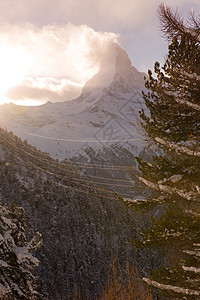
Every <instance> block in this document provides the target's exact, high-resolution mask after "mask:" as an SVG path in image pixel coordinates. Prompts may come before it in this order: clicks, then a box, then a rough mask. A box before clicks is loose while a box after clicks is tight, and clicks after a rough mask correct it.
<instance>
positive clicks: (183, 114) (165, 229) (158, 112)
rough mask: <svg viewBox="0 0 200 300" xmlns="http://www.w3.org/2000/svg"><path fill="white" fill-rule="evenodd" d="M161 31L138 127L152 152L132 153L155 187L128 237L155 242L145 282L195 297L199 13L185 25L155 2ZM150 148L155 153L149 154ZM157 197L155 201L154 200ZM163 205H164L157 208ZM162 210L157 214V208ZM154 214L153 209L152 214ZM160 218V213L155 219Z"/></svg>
mask: <svg viewBox="0 0 200 300" xmlns="http://www.w3.org/2000/svg"><path fill="white" fill-rule="evenodd" d="M159 17H160V23H161V29H162V31H163V33H164V35H165V36H166V37H167V39H168V41H169V48H168V55H167V58H166V60H165V64H164V66H163V67H160V64H159V63H158V62H156V63H155V66H154V72H155V74H156V78H154V77H153V74H152V72H151V71H150V70H149V72H148V75H149V78H148V80H146V83H145V85H146V88H147V89H148V92H147V94H145V93H143V96H144V99H145V102H146V106H147V107H148V109H149V115H146V114H145V113H144V111H141V112H140V116H141V124H142V127H143V128H144V130H145V132H146V133H147V135H148V137H149V140H150V144H151V146H152V148H153V149H154V153H156V155H154V156H153V162H152V163H150V162H147V161H144V160H142V159H140V158H138V162H139V170H140V176H139V179H140V181H141V182H142V183H143V184H144V185H145V186H148V187H149V188H151V189H152V190H154V191H156V192H153V193H152V196H151V197H150V198H149V199H148V201H147V204H146V209H149V211H151V213H152V220H151V226H150V228H148V229H144V230H143V231H142V232H141V238H140V239H139V240H137V241H135V245H137V246H139V247H147V248H148V247H149V248H152V247H156V248H159V249H160V250H162V253H164V255H165V265H164V266H162V267H160V268H159V270H156V271H152V272H151V273H150V277H149V278H144V280H145V281H146V282H147V283H148V284H150V285H153V286H155V287H158V288H159V289H160V290H162V291H164V293H165V294H166V295H167V296H168V297H169V298H170V299H175V297H177V298H181V299H190V298H191V299H197V297H199V298H200V280H199V273H200V18H195V16H194V14H192V13H191V14H190V15H189V18H188V21H187V23H186V24H185V23H184V21H183V19H182V18H181V17H180V15H178V13H174V12H173V11H172V10H171V9H170V8H169V7H165V6H164V5H161V6H160V7H159ZM155 150H156V151H155ZM155 196H156V199H155ZM162 209H163V210H162ZM161 211H162V212H161ZM158 212H159V214H158ZM157 215H159V217H158V216H157Z"/></svg>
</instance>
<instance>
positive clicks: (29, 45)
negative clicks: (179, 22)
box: [0, 23, 119, 102]
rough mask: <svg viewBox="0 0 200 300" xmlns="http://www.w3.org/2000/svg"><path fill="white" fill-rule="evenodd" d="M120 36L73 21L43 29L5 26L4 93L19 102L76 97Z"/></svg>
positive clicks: (0, 32) (0, 56) (0, 52)
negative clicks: (98, 30)
mask: <svg viewBox="0 0 200 300" xmlns="http://www.w3.org/2000/svg"><path fill="white" fill-rule="evenodd" d="M118 38H119V36H118V35H117V34H114V33H109V32H96V31H94V30H93V29H92V28H91V27H89V26H86V25H81V26H75V25H72V24H71V23H69V24H65V25H47V26H43V27H36V26H35V25H33V24H29V23H24V24H23V25H22V24H21V25H19V24H18V25H12V24H6V23H4V25H3V26H1V28H0V65H2V66H3V67H2V68H0V79H2V81H1V80H0V90H1V88H3V87H4V88H5V87H6V93H5V94H6V96H7V97H8V98H10V99H13V100H15V101H17V100H22V99H25V98H27V99H33V98H34V97H35V98H36V99H39V98H41V99H44V98H45V99H47V100H51V101H53V102H56V101H64V100H69V99H72V98H75V97H76V96H78V95H79V94H80V91H81V88H82V86H83V84H84V83H85V82H86V81H87V80H89V79H90V78H91V77H92V76H93V75H94V74H95V73H96V72H97V71H98V70H99V67H100V64H101V58H102V56H103V53H104V51H105V49H106V47H107V45H108V44H109V43H110V42H117V40H118ZM19 70H20V72H19ZM11 74H12V76H11ZM11 79H12V80H11ZM1 85H2V87H1Z"/></svg>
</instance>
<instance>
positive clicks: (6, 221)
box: [0, 203, 41, 299]
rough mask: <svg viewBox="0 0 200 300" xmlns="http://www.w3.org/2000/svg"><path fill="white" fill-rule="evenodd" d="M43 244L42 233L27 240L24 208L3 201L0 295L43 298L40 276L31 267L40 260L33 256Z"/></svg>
mask: <svg viewBox="0 0 200 300" xmlns="http://www.w3.org/2000/svg"><path fill="white" fill-rule="evenodd" d="M40 245H41V234H40V233H37V234H36V235H35V237H34V238H32V239H31V241H30V242H28V241H27V228H26V223H25V217H24V209H23V208H22V207H17V206H16V205H15V204H12V205H11V206H10V208H8V207H6V206H3V205H2V203H0V297H1V298H3V299H4V298H5V299H41V297H40V295H39V293H38V292H37V290H36V282H37V277H36V276H34V275H33V274H32V272H31V270H32V269H33V268H35V267H37V266H38V264H39V260H38V259H37V258H35V257H33V256H32V254H31V253H32V252H34V251H36V250H37V249H38V247H40Z"/></svg>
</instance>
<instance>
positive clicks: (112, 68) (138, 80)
mask: <svg viewBox="0 0 200 300" xmlns="http://www.w3.org/2000/svg"><path fill="white" fill-rule="evenodd" d="M144 75H145V74H144V73H141V72H139V71H137V70H136V68H134V67H133V66H131V61H130V59H129V58H128V55H127V53H126V52H125V50H123V49H122V48H121V47H120V46H119V45H118V44H114V43H112V44H109V45H108V46H107V48H106V49H105V53H104V56H103V58H102V63H101V67H100V70H99V72H98V73H97V74H96V75H95V76H94V77H93V78H91V79H90V80H88V82H87V83H86V84H85V86H84V88H83V91H82V94H81V95H80V97H78V98H77V99H74V100H71V101H65V102H60V103H50V102H48V103H46V104H44V105H41V106H36V107H24V106H17V105H14V104H10V105H3V106H1V107H0V126H6V127H7V129H8V130H12V131H13V132H14V133H15V134H16V135H18V136H20V137H21V138H22V139H26V140H27V141H28V142H29V143H30V144H32V145H33V146H36V147H37V148H38V149H40V150H42V151H45V152H48V153H49V154H50V155H51V156H53V157H54V158H58V159H60V160H62V159H65V158H70V159H71V158H73V157H76V159H79V158H78V157H79V155H80V153H82V155H83V156H86V157H87V159H88V160H91V159H92V158H91V157H90V155H88V154H86V152H87V153H88V151H86V149H93V150H94V153H97V151H101V150H102V149H105V148H110V147H112V146H113V145H115V146H116V145H117V146H116V147H121V148H122V149H125V148H126V150H127V149H128V151H129V152H130V153H132V154H134V155H138V153H140V152H141V151H142V149H143V146H144V142H143V141H142V139H141V131H140V128H139V126H138V119H139V113H138V111H139V110H141V109H145V104H144V100H143V98H142V94H141V91H142V90H143V89H144V79H143V78H144ZM83 149H84V150H83ZM115 151H117V149H115ZM94 153H93V154H94ZM93 154H92V155H93ZM107 159H109V156H107ZM112 160H113V159H112Z"/></svg>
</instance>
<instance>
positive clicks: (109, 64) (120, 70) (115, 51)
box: [82, 43, 145, 97]
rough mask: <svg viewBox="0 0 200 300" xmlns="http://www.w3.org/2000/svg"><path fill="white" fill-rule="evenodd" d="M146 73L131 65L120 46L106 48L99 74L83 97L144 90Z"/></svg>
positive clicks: (114, 45)
mask: <svg viewBox="0 0 200 300" xmlns="http://www.w3.org/2000/svg"><path fill="white" fill-rule="evenodd" d="M144 75H145V73H141V72H138V71H137V69H136V68H134V67H133V66H132V65H131V61H130V59H129V57H128V54H127V53H126V51H125V50H123V49H122V48H121V47H120V46H119V45H118V44H116V43H112V44H109V45H108V46H107V47H106V50H105V53H104V56H103V58H102V62H101V67H100V70H99V72H98V73H97V74H96V75H94V76H93V77H92V78H91V79H90V80H88V81H87V83H86V84H85V86H84V88H83V91H82V96H84V97H86V96H89V95H91V93H96V92H97V91H98V90H101V91H102V90H104V89H108V88H109V90H115V92H116V91H120V92H121V91H122V90H124V92H127V91H128V92H131V91H132V92H133V91H135V90H136V89H142V88H143V86H144V84H143V79H144Z"/></svg>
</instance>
